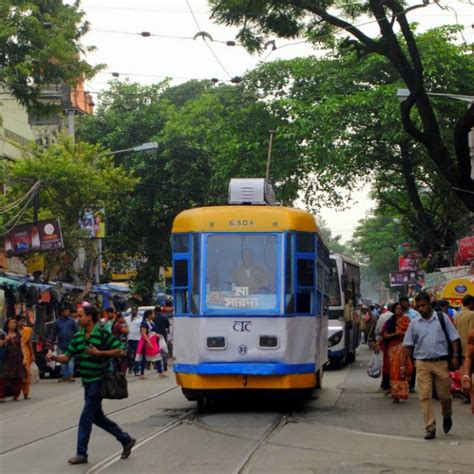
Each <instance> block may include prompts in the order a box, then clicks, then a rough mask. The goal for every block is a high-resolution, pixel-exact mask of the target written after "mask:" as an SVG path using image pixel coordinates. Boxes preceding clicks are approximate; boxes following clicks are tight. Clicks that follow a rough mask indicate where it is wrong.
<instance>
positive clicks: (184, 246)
mask: <svg viewBox="0 0 474 474" xmlns="http://www.w3.org/2000/svg"><path fill="white" fill-rule="evenodd" d="M173 247H174V252H175V253H187V252H189V235H188V234H182V235H175V236H174V242H173Z"/></svg>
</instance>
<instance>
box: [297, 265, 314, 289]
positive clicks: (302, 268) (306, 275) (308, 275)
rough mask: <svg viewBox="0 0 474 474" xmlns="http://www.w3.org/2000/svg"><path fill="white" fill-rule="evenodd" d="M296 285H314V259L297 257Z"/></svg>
mask: <svg viewBox="0 0 474 474" xmlns="http://www.w3.org/2000/svg"><path fill="white" fill-rule="evenodd" d="M297 272H298V277H297V284H298V286H313V285H314V260H310V259H307V258H299V259H298V262H297Z"/></svg>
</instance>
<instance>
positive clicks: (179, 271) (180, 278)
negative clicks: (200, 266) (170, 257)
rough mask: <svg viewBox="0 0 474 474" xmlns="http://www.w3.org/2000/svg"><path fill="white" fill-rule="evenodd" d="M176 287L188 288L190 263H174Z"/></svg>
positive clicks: (183, 261) (180, 261)
mask: <svg viewBox="0 0 474 474" xmlns="http://www.w3.org/2000/svg"><path fill="white" fill-rule="evenodd" d="M173 271H174V286H188V261H187V260H175V261H174V269H173Z"/></svg>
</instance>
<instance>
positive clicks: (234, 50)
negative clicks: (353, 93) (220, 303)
mask: <svg viewBox="0 0 474 474" xmlns="http://www.w3.org/2000/svg"><path fill="white" fill-rule="evenodd" d="M69 3H71V2H69ZM407 3H408V4H409V5H419V4H422V3H423V0H409V1H408V2H407ZM430 3H431V4H430V5H428V6H427V7H425V8H419V9H416V10H414V11H412V12H410V13H409V19H410V20H411V21H416V22H418V23H419V29H420V30H421V31H423V30H426V29H429V28H432V27H435V26H440V25H444V24H456V23H459V24H462V25H464V27H465V30H464V37H465V39H466V40H467V41H468V42H472V41H473V25H472V23H473V20H474V6H473V5H474V1H473V0H430ZM81 6H82V9H83V10H84V11H85V12H86V19H87V20H88V21H89V22H90V24H91V31H90V32H89V33H88V34H87V35H86V36H85V38H84V40H83V43H84V44H85V45H94V46H96V48H97V49H96V51H95V52H93V53H89V55H88V57H87V59H88V61H89V62H91V63H92V64H106V65H107V68H106V69H105V70H104V72H101V73H99V74H98V75H97V76H96V77H95V78H94V79H93V80H91V81H90V82H88V83H87V84H86V89H87V90H88V91H91V92H92V93H94V94H95V93H98V92H100V91H101V90H104V89H106V88H107V82H108V81H109V80H110V79H112V78H113V76H112V73H119V78H121V79H125V78H126V77H129V78H130V79H131V80H133V81H135V82H139V83H141V84H153V83H156V82H159V81H160V80H163V79H165V78H166V77H170V78H173V83H174V84H177V83H182V82H185V81H186V80H189V79H211V78H217V79H219V80H220V81H229V80H230V79H231V78H233V77H236V76H242V75H243V74H245V72H246V71H248V70H250V69H252V68H254V67H255V66H257V65H258V64H259V63H260V62H261V61H272V60H275V59H291V58H294V57H298V56H307V55H310V54H318V52H317V51H316V50H314V49H313V48H312V47H310V46H309V45H307V44H305V43H303V42H301V41H297V40H291V41H290V40H284V39H278V38H274V39H275V44H276V47H277V49H276V50H272V48H271V47H270V46H269V47H268V48H267V50H266V51H265V52H263V53H262V54H261V55H251V54H249V53H247V52H246V51H245V50H244V49H243V48H242V47H240V46H227V45H226V44H225V42H226V41H230V40H234V39H235V35H236V32H237V30H236V29H235V28H231V27H225V26H220V25H217V24H215V23H213V21H212V19H210V11H209V7H208V3H207V1H206V0H188V1H186V0H83V1H82V2H81ZM191 10H192V12H191ZM359 23H364V21H363V20H361V21H360V22H358V24H359ZM360 28H361V29H362V30H363V31H364V32H365V33H366V34H374V33H375V32H376V25H374V24H373V23H369V24H366V25H363V26H360ZM200 31H205V32H206V33H208V34H210V35H211V37H212V39H213V40H214V41H212V42H209V41H208V42H207V44H206V42H204V40H203V39H202V37H197V38H196V39H193V37H194V36H195V34H196V33H198V32H200ZM141 32H149V33H151V36H148V37H143V36H142V35H141V34H140V33H141ZM446 92H449V91H446ZM368 192H369V189H368V188H367V187H365V188H363V189H362V190H359V191H355V192H354V193H353V194H352V198H353V203H352V205H351V207H350V208H349V209H348V210H345V211H341V212H338V211H337V210H335V209H323V210H321V212H320V214H321V215H322V217H323V218H324V220H325V221H326V223H327V224H328V227H329V228H330V229H331V231H332V233H333V234H334V235H341V236H342V240H343V241H347V240H348V239H350V237H351V235H352V232H353V230H354V228H355V227H356V225H357V223H358V221H359V220H360V219H361V218H363V217H365V215H366V213H367V212H368V211H369V210H370V209H371V208H372V207H373V205H374V203H373V202H372V201H371V200H370V199H369V197H368Z"/></svg>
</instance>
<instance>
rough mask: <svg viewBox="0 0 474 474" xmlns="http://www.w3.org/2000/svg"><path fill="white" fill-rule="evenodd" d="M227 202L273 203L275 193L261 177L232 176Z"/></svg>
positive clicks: (274, 202) (274, 201)
mask: <svg viewBox="0 0 474 474" xmlns="http://www.w3.org/2000/svg"><path fill="white" fill-rule="evenodd" d="M229 204H260V205H265V204H271V205H275V204H276V200H275V193H274V192H273V189H272V187H271V185H270V183H267V182H265V180H264V179H263V178H243V179H241V178H234V179H231V180H230V184H229Z"/></svg>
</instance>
